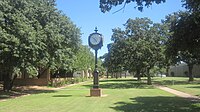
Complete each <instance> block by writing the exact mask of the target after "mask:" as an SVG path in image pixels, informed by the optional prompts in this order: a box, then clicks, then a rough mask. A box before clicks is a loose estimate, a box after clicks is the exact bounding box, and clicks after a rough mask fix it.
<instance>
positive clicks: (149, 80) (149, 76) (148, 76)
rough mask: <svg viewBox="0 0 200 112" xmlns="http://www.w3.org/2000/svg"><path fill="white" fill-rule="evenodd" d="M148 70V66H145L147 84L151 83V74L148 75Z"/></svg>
mask: <svg viewBox="0 0 200 112" xmlns="http://www.w3.org/2000/svg"><path fill="white" fill-rule="evenodd" d="M149 71H150V68H147V84H148V85H152V83H151V75H150V73H149Z"/></svg>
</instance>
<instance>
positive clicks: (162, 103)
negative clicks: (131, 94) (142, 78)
mask: <svg viewBox="0 0 200 112" xmlns="http://www.w3.org/2000/svg"><path fill="white" fill-rule="evenodd" d="M130 100H131V102H129V103H127V102H117V103H115V104H114V105H115V107H110V108H112V109H114V110H116V111H123V112H199V110H200V103H197V102H191V101H188V100H185V99H182V98H179V97H137V98H131V99H130Z"/></svg>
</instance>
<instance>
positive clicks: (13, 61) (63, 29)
mask: <svg viewBox="0 0 200 112" xmlns="http://www.w3.org/2000/svg"><path fill="white" fill-rule="evenodd" d="M0 9H1V10H0V35H1V37H0V67H1V70H3V71H4V73H5V74H8V73H9V74H12V73H10V71H13V70H12V69H14V68H16V67H17V68H18V69H20V70H21V71H24V70H25V71H26V73H28V74H31V75H34V74H36V72H37V68H50V69H52V70H53V71H56V70H57V69H59V68H61V69H66V70H71V69H72V64H73V59H74V56H75V53H76V51H77V49H79V45H80V43H81V41H80V35H81V34H80V30H79V28H77V27H76V25H74V24H73V23H72V22H71V21H70V19H69V18H68V17H66V16H65V15H63V14H62V12H61V11H59V10H58V9H56V8H55V1H54V0H37V1H32V0H26V1H25V0H4V1H1V2H0Z"/></svg>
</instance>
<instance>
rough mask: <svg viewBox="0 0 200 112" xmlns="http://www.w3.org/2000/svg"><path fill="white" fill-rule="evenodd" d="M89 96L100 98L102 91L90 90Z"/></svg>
mask: <svg viewBox="0 0 200 112" xmlns="http://www.w3.org/2000/svg"><path fill="white" fill-rule="evenodd" d="M90 96H94V97H101V96H102V90H101V89H100V88H98V89H93V88H91V89H90Z"/></svg>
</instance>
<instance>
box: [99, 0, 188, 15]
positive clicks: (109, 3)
mask: <svg viewBox="0 0 200 112" xmlns="http://www.w3.org/2000/svg"><path fill="white" fill-rule="evenodd" d="M165 1H166V0H100V6H99V7H100V9H101V11H102V12H104V13H105V12H107V11H110V10H111V9H112V7H113V6H118V5H122V4H124V6H123V8H125V6H126V4H128V3H131V2H135V3H136V6H135V8H137V9H138V10H139V11H142V10H143V8H144V7H150V6H151V5H152V4H153V3H156V4H160V3H162V2H165ZM188 1H189V0H188Z"/></svg>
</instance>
